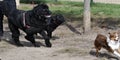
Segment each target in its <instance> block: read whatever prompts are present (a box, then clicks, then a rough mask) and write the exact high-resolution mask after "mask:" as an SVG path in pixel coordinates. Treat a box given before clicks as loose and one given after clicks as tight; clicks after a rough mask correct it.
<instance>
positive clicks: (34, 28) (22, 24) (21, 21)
mask: <svg viewBox="0 0 120 60" xmlns="http://www.w3.org/2000/svg"><path fill="white" fill-rule="evenodd" d="M7 3H9V2H4V3H3V7H5V8H4V14H5V15H6V16H7V17H8V22H9V28H10V30H11V32H12V38H13V41H14V42H15V43H16V45H17V46H23V45H22V44H21V43H20V41H19V36H20V32H19V29H21V30H23V31H24V32H26V34H27V35H26V36H25V38H26V39H27V40H28V41H30V42H31V43H32V44H33V45H34V46H35V47H39V45H38V44H36V42H35V38H34V36H33V35H34V34H35V33H38V32H41V31H42V30H43V29H45V27H46V21H45V19H46V18H47V17H50V15H51V12H50V10H49V7H48V6H47V5H46V4H40V5H37V6H36V7H34V8H33V9H32V10H30V11H22V10H17V9H12V8H10V7H9V5H8V4H7ZM45 43H46V46H47V47H51V46H52V45H51V43H50V41H49V38H48V37H46V38H45Z"/></svg>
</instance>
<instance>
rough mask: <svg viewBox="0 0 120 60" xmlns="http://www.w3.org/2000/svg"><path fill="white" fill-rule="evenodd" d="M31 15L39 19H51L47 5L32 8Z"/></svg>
mask: <svg viewBox="0 0 120 60" xmlns="http://www.w3.org/2000/svg"><path fill="white" fill-rule="evenodd" d="M33 13H34V15H35V16H36V17H38V18H39V19H41V18H48V17H51V11H50V10H49V7H48V5H46V4H39V5H37V6H36V7H34V8H33Z"/></svg>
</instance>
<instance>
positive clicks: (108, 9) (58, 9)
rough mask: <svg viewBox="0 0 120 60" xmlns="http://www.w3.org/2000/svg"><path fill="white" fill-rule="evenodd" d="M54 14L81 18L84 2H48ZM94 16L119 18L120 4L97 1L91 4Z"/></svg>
mask: <svg viewBox="0 0 120 60" xmlns="http://www.w3.org/2000/svg"><path fill="white" fill-rule="evenodd" d="M47 4H48V5H49V7H50V10H51V11H52V13H53V14H59V13H60V14H63V15H64V16H65V17H67V18H70V19H79V18H82V17H83V10H84V9H83V8H84V7H83V6H84V5H83V4H84V3H83V2H68V1H64V2H63V1H62V2H61V1H59V2H53V1H52V2H47ZM21 9H24V10H28V9H30V8H29V7H27V6H25V7H23V8H21ZM91 16H92V18H103V17H104V18H109V17H110V18H119V17H120V5H117V4H103V3H95V4H93V5H92V6H91Z"/></svg>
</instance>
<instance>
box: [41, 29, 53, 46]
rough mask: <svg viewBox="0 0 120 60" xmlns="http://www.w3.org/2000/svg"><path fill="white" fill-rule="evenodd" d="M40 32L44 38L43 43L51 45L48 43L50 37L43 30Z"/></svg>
mask: <svg viewBox="0 0 120 60" xmlns="http://www.w3.org/2000/svg"><path fill="white" fill-rule="evenodd" d="M40 34H41V35H42V36H43V38H44V39H45V44H46V46H47V47H52V44H51V43H50V38H49V37H48V36H47V34H46V33H45V31H41V32H40Z"/></svg>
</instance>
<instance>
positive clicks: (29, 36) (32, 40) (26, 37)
mask: <svg viewBox="0 0 120 60" xmlns="http://www.w3.org/2000/svg"><path fill="white" fill-rule="evenodd" d="M25 39H27V40H28V41H30V42H31V43H32V44H33V45H34V46H35V47H40V45H38V44H37V43H36V42H35V38H34V36H33V34H32V35H29V34H27V36H25Z"/></svg>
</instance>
